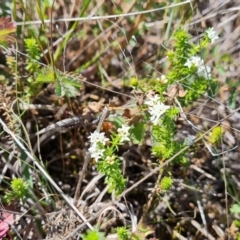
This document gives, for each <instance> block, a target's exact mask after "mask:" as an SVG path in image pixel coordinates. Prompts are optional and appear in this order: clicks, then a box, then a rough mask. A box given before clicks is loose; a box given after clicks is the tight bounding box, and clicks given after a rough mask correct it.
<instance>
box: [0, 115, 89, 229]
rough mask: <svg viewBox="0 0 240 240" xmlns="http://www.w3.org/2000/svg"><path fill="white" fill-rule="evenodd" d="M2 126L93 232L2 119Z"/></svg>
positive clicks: (0, 121) (0, 120)
mask: <svg viewBox="0 0 240 240" xmlns="http://www.w3.org/2000/svg"><path fill="white" fill-rule="evenodd" d="M0 124H1V125H2V126H3V130H4V131H5V132H7V133H8V134H9V135H10V136H11V137H12V138H13V140H14V141H15V142H16V144H17V145H18V147H19V148H21V150H22V151H24V153H25V154H26V155H27V156H28V158H29V159H31V160H32V162H33V163H34V164H35V165H36V166H37V168H38V169H39V170H40V171H41V173H42V174H43V175H44V176H45V177H46V178H47V180H48V181H49V182H50V183H51V184H52V185H53V186H54V187H55V189H56V190H57V191H58V193H59V194H60V195H61V196H62V197H63V199H64V200H65V201H66V202H67V203H68V204H69V206H70V207H71V208H72V209H73V210H74V211H75V212H76V213H77V215H78V216H79V217H80V218H81V219H82V220H83V221H84V222H85V223H86V225H87V226H88V227H89V228H90V229H91V230H93V226H92V225H91V224H90V223H89V222H88V221H87V219H86V218H85V217H84V216H83V215H82V213H81V212H80V211H79V210H78V209H77V208H76V207H75V206H74V204H72V203H71V201H69V198H68V197H67V196H66V195H65V194H64V193H63V191H62V190H61V188H59V186H58V185H57V184H56V183H55V182H54V181H53V179H52V178H51V177H50V176H49V175H48V173H47V172H46V170H45V169H44V168H43V167H42V166H41V165H40V164H39V163H38V161H37V160H36V159H35V158H34V157H33V156H32V155H31V154H30V153H29V152H28V150H27V149H26V148H25V147H24V146H23V144H22V143H21V142H20V141H19V139H18V138H17V137H16V136H15V135H14V133H13V132H12V131H11V130H10V129H9V128H8V127H7V125H6V124H5V123H4V122H3V120H2V119H1V118H0Z"/></svg>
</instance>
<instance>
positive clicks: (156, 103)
mask: <svg viewBox="0 0 240 240" xmlns="http://www.w3.org/2000/svg"><path fill="white" fill-rule="evenodd" d="M145 104H146V105H148V112H149V113H150V115H151V118H150V121H151V122H152V123H153V124H154V125H157V124H158V123H159V119H160V117H161V116H162V115H163V114H164V113H165V112H166V111H167V110H168V109H169V108H170V106H167V105H165V104H163V103H162V102H161V101H160V99H159V97H158V95H157V94H155V95H154V96H153V97H151V98H148V100H146V101H145Z"/></svg>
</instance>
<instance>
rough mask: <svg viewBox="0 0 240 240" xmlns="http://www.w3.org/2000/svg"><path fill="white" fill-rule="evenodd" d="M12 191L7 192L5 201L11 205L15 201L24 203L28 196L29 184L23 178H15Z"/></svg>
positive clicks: (11, 186)
mask: <svg viewBox="0 0 240 240" xmlns="http://www.w3.org/2000/svg"><path fill="white" fill-rule="evenodd" d="M10 188H11V190H10V191H7V192H6V194H5V196H4V199H5V200H6V201H7V203H8V204H10V203H11V202H13V201H16V200H21V201H24V199H26V197H27V196H28V193H29V192H28V184H27V183H26V182H24V181H23V179H22V178H13V180H12V181H11V185H10Z"/></svg>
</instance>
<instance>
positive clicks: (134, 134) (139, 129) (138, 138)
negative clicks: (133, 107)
mask: <svg viewBox="0 0 240 240" xmlns="http://www.w3.org/2000/svg"><path fill="white" fill-rule="evenodd" d="M144 126H145V124H144V123H143V122H139V123H138V124H137V125H135V126H134V127H133V128H132V129H131V139H132V140H133V143H134V144H140V143H142V141H143V137H144V132H145V128H144Z"/></svg>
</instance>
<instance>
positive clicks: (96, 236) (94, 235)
mask: <svg viewBox="0 0 240 240" xmlns="http://www.w3.org/2000/svg"><path fill="white" fill-rule="evenodd" d="M82 239H83V240H103V239H105V238H104V234H103V233H101V232H99V230H98V229H97V228H94V229H93V230H88V231H87V233H86V234H83V235H82Z"/></svg>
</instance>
